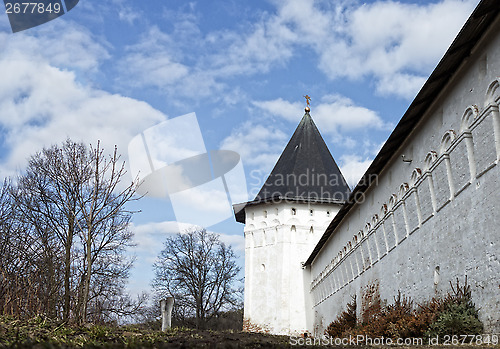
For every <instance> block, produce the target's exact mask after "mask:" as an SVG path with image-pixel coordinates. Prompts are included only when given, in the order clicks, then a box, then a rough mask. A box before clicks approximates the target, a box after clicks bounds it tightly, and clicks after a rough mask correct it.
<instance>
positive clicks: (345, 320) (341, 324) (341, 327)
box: [325, 295, 356, 338]
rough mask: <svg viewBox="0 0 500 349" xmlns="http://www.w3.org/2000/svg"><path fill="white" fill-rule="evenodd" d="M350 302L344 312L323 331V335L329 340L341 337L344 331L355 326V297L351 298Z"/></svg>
mask: <svg viewBox="0 0 500 349" xmlns="http://www.w3.org/2000/svg"><path fill="white" fill-rule="evenodd" d="M351 298H352V301H351V302H350V303H347V307H346V310H345V311H343V312H342V313H341V314H340V315H339V316H338V317H337V319H336V320H335V321H333V322H332V323H331V324H330V325H328V328H327V329H326V330H325V335H326V336H329V337H331V338H337V337H341V336H342V335H343V333H345V332H346V331H348V330H350V329H353V328H354V326H356V295H354V296H351Z"/></svg>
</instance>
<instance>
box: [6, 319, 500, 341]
mask: <svg viewBox="0 0 500 349" xmlns="http://www.w3.org/2000/svg"><path fill="white" fill-rule="evenodd" d="M294 343H297V341H295V342H294ZM302 343H303V342H302ZM326 347H327V346H299V345H292V344H291V341H290V338H288V337H286V336H272V335H265V334H255V333H248V332H239V331H209V330H205V331H201V330H193V329H186V328H175V329H172V330H170V331H168V332H167V333H163V332H160V331H153V330H145V329H140V328H139V327H138V326H124V327H110V326H80V327H77V326H66V325H64V324H61V323H56V322H52V321H49V320H47V319H45V318H43V317H41V316H38V317H36V318H34V319H30V320H25V321H22V320H16V319H13V318H9V317H0V349H3V348H23V349H24V348H35V349H37V348H40V349H42V348H157V349H161V348H189V349H190V348H224V349H226V348H326ZM328 347H329V348H356V349H364V348H367V347H365V346H354V345H351V346H328ZM483 347H486V348H494V349H500V346H499V345H496V346H469V345H464V346H440V348H442V349H472V348H473V349H477V348H483ZM376 348H378V349H384V347H382V346H377V347H376ZM387 348H389V347H387ZM392 348H394V347H392ZM397 348H401V349H406V348H412V349H413V348H419V349H428V348H431V347H429V346H419V347H405V346H399V347H397ZM432 348H436V347H432Z"/></svg>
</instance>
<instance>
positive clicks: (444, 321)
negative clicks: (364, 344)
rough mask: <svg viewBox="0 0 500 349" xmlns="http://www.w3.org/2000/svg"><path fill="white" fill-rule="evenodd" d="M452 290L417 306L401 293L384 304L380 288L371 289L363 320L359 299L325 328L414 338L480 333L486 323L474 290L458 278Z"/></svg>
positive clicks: (343, 333)
mask: <svg viewBox="0 0 500 349" xmlns="http://www.w3.org/2000/svg"><path fill="white" fill-rule="evenodd" d="M450 286H451V291H450V292H448V293H447V295H446V296H445V297H442V298H438V297H434V298H432V299H431V300H430V301H429V302H426V303H424V304H419V305H418V308H417V309H414V306H413V301H412V300H411V298H410V297H407V296H405V295H403V294H401V292H398V295H397V296H395V297H394V302H393V303H392V304H389V305H384V302H382V301H380V295H379V294H378V288H373V287H371V288H368V289H367V290H368V291H369V292H367V293H368V295H364V296H363V305H364V306H362V310H361V319H362V322H361V323H359V324H356V298H355V297H353V302H351V303H348V304H347V310H346V311H344V312H343V313H342V314H340V316H339V317H338V318H337V319H336V320H335V321H334V322H332V323H331V324H330V325H329V326H328V328H327V329H326V331H325V335H327V336H330V337H348V336H349V335H351V336H356V335H365V336H369V337H382V336H384V337H390V338H411V337H424V336H432V337H435V336H444V335H456V334H460V335H476V334H481V333H482V331H483V325H482V324H481V322H480V321H479V317H478V310H477V309H476V306H475V304H474V303H473V302H472V292H471V289H470V286H469V285H468V284H467V277H466V278H465V283H464V285H463V286H461V285H460V282H459V280H458V279H457V282H456V286H453V284H452V283H451V282H450Z"/></svg>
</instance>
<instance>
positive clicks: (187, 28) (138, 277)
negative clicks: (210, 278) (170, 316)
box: [0, 0, 478, 293]
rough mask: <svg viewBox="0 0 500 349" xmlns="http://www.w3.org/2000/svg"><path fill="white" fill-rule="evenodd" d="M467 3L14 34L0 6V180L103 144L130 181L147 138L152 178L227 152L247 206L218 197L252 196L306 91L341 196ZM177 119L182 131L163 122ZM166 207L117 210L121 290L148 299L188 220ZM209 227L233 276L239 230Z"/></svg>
mask: <svg viewBox="0 0 500 349" xmlns="http://www.w3.org/2000/svg"><path fill="white" fill-rule="evenodd" d="M477 3H478V0H441V1H437V0H433V1H425V0H422V1H417V0H415V1H411V0H405V1H385V0H378V1H365V2H361V1H355V0H316V1H312V0H252V1H243V0H218V1H186V0H182V1H180V0H147V1H137V0H108V1H96V0H80V2H79V4H78V5H77V6H76V7H75V8H74V9H72V10H71V11H70V12H68V13H67V14H65V15H63V16H61V17H59V18H57V19H54V20H52V21H50V22H48V23H45V24H43V25H40V26H38V27H34V28H31V29H28V30H25V31H21V32H17V33H12V30H11V28H10V25H9V21H8V18H7V15H6V14H5V12H4V11H3V10H2V11H0V176H1V177H2V178H4V177H8V176H13V175H15V174H16V173H19V171H22V169H23V168H25V166H26V163H27V159H28V157H29V156H30V155H32V154H34V153H35V152H37V151H40V150H41V149H42V148H43V147H48V146H50V145H52V144H61V142H62V141H64V140H65V139H67V138H68V137H69V138H71V139H72V140H74V141H82V142H84V143H86V144H96V142H97V140H100V142H101V144H102V145H103V146H104V147H105V149H106V150H107V152H108V153H111V151H112V150H113V147H114V145H117V147H118V151H119V152H120V153H121V154H122V159H123V160H124V161H126V162H127V166H128V168H129V169H130V170H129V175H130V179H132V177H133V175H134V174H137V171H136V169H137V168H138V167H137V166H136V165H134V161H137V159H140V158H141V154H142V153H141V152H140V151H136V150H134V149H136V148H137V147H135V146H134V147H131V146H130V144H135V143H133V142H135V141H138V140H139V143H140V141H141V140H144V139H146V138H145V137H153V136H154V137H156V138H154V139H155V140H157V142H158V143H157V144H161V146H160V145H158V146H157V148H161V149H160V150H161V151H162V152H161V154H159V155H158V158H157V159H153V160H155V161H154V162H155V165H156V169H158V168H161V166H162V165H165V166H168V165H169V164H172V162H174V160H176V161H178V160H182V158H183V157H185V158H188V157H189V156H195V155H198V154H202V153H204V152H206V151H211V150H230V151H233V152H235V153H237V154H239V155H240V160H239V162H238V161H237V162H238V165H236V167H234V168H235V169H236V170H238V171H240V172H237V173H236V175H234V176H233V177H234V178H236V180H235V181H232V182H231V180H228V183H229V185H230V186H233V187H234V188H236V189H235V190H238V189H239V190H240V193H238V194H241V191H244V193H243V194H244V195H243V196H242V195H234V196H231V197H230V198H229V199H233V202H232V203H236V202H235V201H237V200H236V199H239V200H242V198H243V199H244V198H245V197H246V198H247V199H248V200H251V199H253V198H254V197H255V195H256V194H257V192H258V190H259V189H260V187H261V186H262V184H263V183H264V181H265V179H266V178H267V175H268V174H269V173H270V171H271V170H272V168H273V166H274V164H275V163H276V160H277V159H278V157H279V155H280V153H281V151H282V150H283V149H284V147H285V145H286V143H287V142H288V140H289V139H290V137H291V135H292V133H293V131H294V130H295V127H296V126H297V124H298V123H299V121H300V119H301V118H302V116H303V114H304V107H305V99H304V98H303V96H304V95H306V94H308V95H309V96H311V116H312V118H313V120H314V121H315V123H316V125H317V126H318V129H319V130H320V132H321V134H322V136H323V138H324V139H325V142H326V143H327V145H328V147H329V149H330V151H331V153H332V155H333V157H334V159H335V160H336V162H337V164H338V165H339V167H340V169H341V171H342V173H343V174H344V176H345V177H346V179H347V181H348V182H349V184H350V185H351V186H352V187H353V186H355V184H356V183H357V180H358V179H359V178H360V177H361V176H362V175H363V173H364V171H365V170H366V169H367V168H368V166H369V164H370V162H371V161H372V160H373V158H374V157H375V155H376V154H377V152H378V151H379V149H380V148H381V146H382V145H383V143H384V141H385V140H386V139H387V137H388V136H389V134H390V133H391V131H392V129H393V128H394V126H395V125H396V124H397V122H398V121H399V119H400V118H401V117H402V115H403V114H404V112H405V111H406V109H407V108H408V106H409V105H410V103H411V101H412V99H413V98H414V97H415V95H416V94H417V92H418V91H419V89H420V88H421V86H422V85H423V83H424V82H425V80H426V79H427V77H428V76H429V75H430V73H431V72H432V70H433V69H434V67H435V66H436V64H437V63H438V62H439V60H440V59H441V57H442V56H443V54H444V53H445V51H446V49H447V48H448V47H449V45H450V44H451V42H452V41H453V39H454V38H455V36H456V35H457V33H458V32H459V30H460V28H461V27H462V26H463V24H464V23H465V21H466V19H467V18H468V17H469V15H470V13H471V12H472V11H473V9H474V7H475V6H476V5H477ZM189 113H196V119H194V120H195V123H194V124H193V119H189V120H190V121H189V123H184V126H182V127H184V128H182V127H181V126H179V125H180V124H181V123H180V122H177V123H175V124H174V123H171V121H173V120H177V121H179V120H181V118H177V119H175V118H176V117H179V116H183V115H186V114H189ZM184 120H188V119H184ZM186 125H187V126H186ZM147 130H149V131H147ZM155 130H156V131H155ZM160 131H161V132H160ZM148 132H149V133H148ZM148 135H149V136H148ZM138 137H140V138H138ZM151 139H153V138H151ZM134 140H135V141H134ZM131 142H132V143H131ZM195 143H196V147H195V146H193V144H195ZM141 144H142V143H141ZM155 144H156V143H155ZM149 146H150V148H151V144H149ZM159 153H160V152H159ZM181 154H184V155H182V156H181ZM189 154H191V155H189ZM144 159H145V158H144ZM169 159H170V160H169ZM150 160H151V159H150ZM134 166H135V167H134ZM139 167H140V166H139ZM170 169H175V166H174V167H172V166H170ZM236 170H235V171H236ZM212 174H213V169H212ZM214 177H217V176H214ZM227 177H228V178H229V175H228V176H227ZM214 183H215V182H214ZM238 183H239V184H240V185H238ZM245 187H246V188H245ZM214 188H215V187H214ZM194 189H196V188H194ZM243 189H245V190H243ZM207 190H208V191H205V192H204V193H202V192H201V190H198V191H196V190H195V191H194V192H190V195H198V197H201V196H203V195H204V194H210V193H213V195H211V196H210V195H208V196H207V197H205V198H202V199H200V200H199V201H200V202H202V204H201V205H192V201H191V203H190V202H189V201H186V202H187V204H186V205H187V206H186V205H185V206H184V207H183V211H184V212H186V210H187V211H189V210H191V209H192V211H193V216H196V217H198V215H200V216H201V215H202V211H204V210H206V212H205V213H207V212H208V214H209V215H210V214H211V213H210V212H211V211H210V210H215V209H218V206H219V205H218V203H219V202H225V200H226V198H225V197H224V196H223V197H222V198H221V201H220V200H219V199H220V198H219V197H217V196H216V190H215V189H213V188H208V189H207ZM230 191H231V190H230ZM214 193H215V194H214ZM215 197H217V200H215V199H214V198H215ZM243 201H245V200H243ZM177 202H180V199H179V200H174V199H173V196H170V197H160V198H158V197H150V196H146V197H144V198H142V199H141V200H139V201H137V202H134V203H133V204H131V205H130V209H134V210H140V211H141V212H140V213H136V214H135V215H134V217H133V223H132V226H131V230H132V231H133V232H134V234H135V236H134V241H135V243H136V244H137V246H136V247H134V248H132V249H131V250H130V253H131V254H133V255H135V256H136V258H137V259H136V262H135V266H134V269H133V270H132V272H131V277H130V282H129V285H128V289H129V291H130V292H131V293H139V292H141V291H149V290H150V282H151V280H152V278H153V276H154V274H153V271H152V264H153V262H154V261H155V259H156V257H157V255H158V253H159V252H160V250H161V249H162V243H163V241H164V240H165V238H166V237H167V236H169V235H170V234H173V233H175V232H176V231H178V230H179V229H180V230H183V229H187V228H189V227H190V226H191V225H192V224H193V223H195V222H194V221H195V220H194V219H193V220H191V219H189V218H184V217H185V215H184V216H183V219H182V220H179V219H178V218H179V215H178V214H176V212H177V211H175V209H174V205H177ZM230 203H231V202H230ZM190 205H191V206H190ZM195 206H196V207H195ZM198 206H199V207H198ZM226 206H227V205H226ZM221 210H223V209H221ZM189 212H190V211H189ZM221 212H222V211H221ZM224 212H226V213H227V207H226V211H224ZM188 217H189V216H188ZM221 217H223V218H224V219H222V218H221V219H219V221H217V222H215V224H212V225H210V226H208V227H207V228H208V229H209V230H210V231H213V232H216V233H218V234H220V237H221V239H222V240H223V241H224V242H226V243H228V244H231V245H232V247H233V249H234V250H235V252H236V253H237V254H238V255H239V259H238V263H239V264H240V265H241V266H243V263H244V238H243V225H241V224H239V223H236V222H235V220H234V217H232V216H231V215H230V214H223V215H222V216H221ZM212 223H213V222H212Z"/></svg>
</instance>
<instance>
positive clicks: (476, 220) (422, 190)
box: [309, 21, 500, 335]
mask: <svg viewBox="0 0 500 349" xmlns="http://www.w3.org/2000/svg"><path fill="white" fill-rule="evenodd" d="M498 32H500V25H499V22H498V21H497V22H496V23H495V24H494V25H492V27H491V28H490V30H489V32H488V34H487V35H485V37H484V38H483V39H482V41H481V43H480V44H479V45H478V46H476V47H477V49H476V50H475V51H474V52H473V54H472V55H471V57H469V59H468V60H467V61H465V62H464V64H463V66H462V67H461V69H460V70H459V72H458V74H457V75H455V76H454V77H453V79H451V80H450V82H449V84H448V86H447V88H446V91H443V92H442V93H441V95H440V96H439V97H438V98H437V99H436V102H435V103H434V104H433V105H432V107H431V108H430V110H429V111H427V115H426V116H425V118H424V119H423V121H421V122H420V124H419V125H418V126H417V127H416V128H415V129H414V130H413V132H412V134H411V135H410V136H409V137H408V139H407V141H406V142H405V144H403V146H402V147H401V149H400V150H399V151H398V152H396V153H395V154H394V156H393V158H392V159H391V161H390V163H389V164H388V165H386V168H385V169H384V171H383V172H382V173H381V174H380V176H379V178H378V185H376V186H373V188H370V189H369V190H368V191H367V192H366V193H365V194H366V197H365V201H364V202H363V203H360V204H357V205H356V206H354V207H353V208H352V209H351V211H350V213H349V214H348V215H347V216H346V217H345V218H344V220H343V221H342V222H341V223H340V225H339V226H338V227H337V229H336V231H335V232H334V233H333V234H332V236H331V238H330V239H329V240H328V242H327V243H326V244H325V246H324V247H323V250H322V251H321V252H320V254H318V256H317V257H316V259H315V260H314V261H313V263H312V265H311V269H310V270H311V279H312V281H311V284H310V285H309V286H310V291H311V294H312V299H313V300H312V301H313V307H312V313H313V317H314V320H313V321H314V323H313V328H311V330H313V331H314V334H315V335H322V334H323V332H324V329H325V328H326V327H327V326H328V324H329V323H330V322H332V321H333V320H334V319H335V318H336V317H337V316H338V315H339V314H340V312H341V311H342V310H345V306H346V304H347V303H348V302H350V301H351V295H356V296H357V300H358V311H359V308H360V306H359V305H360V303H361V296H362V294H363V292H364V290H366V289H367V287H368V286H370V285H376V286H375V287H378V289H379V292H380V296H381V299H386V300H387V301H389V302H391V301H392V300H393V297H394V296H395V295H397V293H398V291H399V290H400V291H401V292H403V293H404V294H406V295H409V296H411V297H412V298H413V299H414V300H415V301H416V302H417V303H418V302H423V301H425V300H429V299H430V298H431V297H433V296H434V295H439V294H445V293H446V292H447V291H448V290H450V284H449V282H450V281H452V282H455V281H456V278H458V279H459V280H460V282H461V283H463V282H464V279H465V275H467V277H468V283H469V284H470V285H471V288H472V295H473V299H474V302H475V303H476V305H477V306H478V307H479V308H480V311H479V314H480V318H481V320H482V321H483V323H484V324H485V330H486V331H487V332H496V333H498V332H500V320H499V315H498V314H500V297H499V296H498V294H499V293H498V292H499V287H500V261H499V258H500V256H499V254H500V253H499V251H500V242H499V240H500V239H499V238H500V217H499V208H500V166H499V164H498V163H499V160H500V116H499V111H498V105H499V103H500V87H499V86H500V79H499V78H498V76H499V75H500V35H497V33H498ZM402 155H405V157H406V158H410V159H412V160H413V161H412V162H404V161H402Z"/></svg>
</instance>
